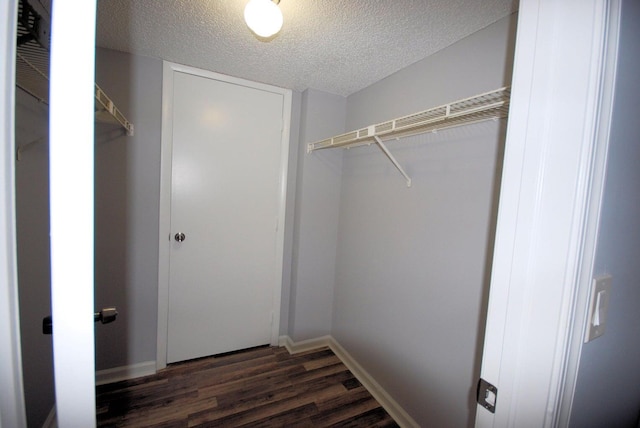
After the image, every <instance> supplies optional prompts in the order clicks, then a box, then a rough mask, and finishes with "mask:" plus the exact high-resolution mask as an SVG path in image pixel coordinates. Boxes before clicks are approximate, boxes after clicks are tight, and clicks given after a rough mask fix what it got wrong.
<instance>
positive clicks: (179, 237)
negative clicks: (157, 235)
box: [175, 233, 187, 242]
mask: <svg viewBox="0 0 640 428" xmlns="http://www.w3.org/2000/svg"><path fill="white" fill-rule="evenodd" d="M175 238H176V241H178V242H182V241H184V240H185V239H187V237H186V236H185V235H184V233H176V236H175Z"/></svg>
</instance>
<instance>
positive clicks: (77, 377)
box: [49, 0, 96, 427]
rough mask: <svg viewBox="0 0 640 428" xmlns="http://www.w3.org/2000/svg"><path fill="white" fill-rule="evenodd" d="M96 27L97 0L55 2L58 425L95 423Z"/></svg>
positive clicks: (52, 167) (52, 173) (52, 141)
mask: <svg viewBox="0 0 640 428" xmlns="http://www.w3.org/2000/svg"><path fill="white" fill-rule="evenodd" d="M95 25H96V0H90V1H82V2H77V1H75V0H56V1H55V2H53V13H52V22H51V35H52V38H51V62H50V89H49V93H50V102H49V129H50V131H49V192H50V218H51V223H50V224H51V226H50V230H51V232H50V235H51V309H52V316H53V355H54V359H53V363H54V364H53V366H54V374H55V391H56V416H57V420H58V425H59V426H61V427H72V426H78V427H79V426H82V427H92V426H95V424H96V408H95V351H94V347H95V341H94V328H95V327H94V320H93V312H94V311H93V309H94V307H93V296H94V285H93V272H94V270H93V266H94V258H93V247H94V227H93V218H94V201H93V198H94V193H93V183H94V168H93V165H94V157H93V156H94V144H93V142H94V122H95V114H94V108H95V105H94V103H95V100H94V93H95V89H94V88H95V83H94V82H95V80H94V75H95V73H94V70H95V34H96V32H95ZM79 35H80V37H78V36H79Z"/></svg>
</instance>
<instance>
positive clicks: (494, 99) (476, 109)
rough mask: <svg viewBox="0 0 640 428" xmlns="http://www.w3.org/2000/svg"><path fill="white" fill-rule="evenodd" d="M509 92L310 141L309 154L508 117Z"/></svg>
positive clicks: (448, 105) (496, 92) (466, 99)
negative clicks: (313, 141)
mask: <svg viewBox="0 0 640 428" xmlns="http://www.w3.org/2000/svg"><path fill="white" fill-rule="evenodd" d="M510 95H511V90H510V88H509V87H504V88H500V89H496V90H494V91H490V92H486V93H484V94H480V95H476V96H473V97H470V98H465V99H462V100H458V101H454V102H452V103H449V104H445V105H442V106H439V107H434V108H431V109H429V110H425V111H421V112H419V113H414V114H410V115H408V116H404V117H400V118H397V119H393V120H389V121H387V122H382V123H378V124H376V125H371V126H368V127H366V128H362V129H358V130H356V131H351V132H347V133H346V134H341V135H337V136H335V137H332V138H327V139H326V140H321V141H318V142H315V143H310V144H308V145H307V153H311V152H313V151H315V150H322V149H330V148H335V147H344V148H350V147H356V146H360V145H363V144H371V143H373V142H376V137H378V139H380V140H388V139H393V138H400V137H407V136H411V135H417V134H422V133H425V132H430V131H438V130H441V129H446V128H452V127H454V126H461V125H468V124H472V123H477V122H483V121H485V120H492V119H500V118H505V117H507V115H508V113H509V98H510Z"/></svg>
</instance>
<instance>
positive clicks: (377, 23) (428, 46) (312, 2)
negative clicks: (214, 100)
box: [96, 0, 517, 95]
mask: <svg viewBox="0 0 640 428" xmlns="http://www.w3.org/2000/svg"><path fill="white" fill-rule="evenodd" d="M246 3H247V0H99V1H98V23H97V35H96V37H97V44H98V46H100V47H106V48H110V49H115V50H119V51H124V52H130V53H135V54H139V55H145V56H150V57H155V58H161V59H165V60H168V61H172V62H177V63H180V64H186V65H191V66H194V67H198V68H203V69H207V70H212V71H216V72H219V73H223V74H228V75H232V76H236V77H242V78H245V79H249V80H254V81H258V82H264V83H269V84H272V85H276V86H280V87H285V88H291V89H295V90H304V89H307V88H314V89H319V90H322V91H326V92H330V93H334V94H339V95H349V94H351V93H353V92H356V91H358V90H360V89H362V88H365V87H367V86H369V85H370V84H372V83H374V82H377V81H378V80H380V79H382V78H384V77H386V76H388V75H390V74H392V73H394V72H395V71H397V70H400V69H402V68H404V67H406V66H407V65H409V64H412V63H414V62H416V61H419V60H420V59H422V58H425V57H426V56H429V55H431V54H432V53H434V52H436V51H438V50H440V49H442V48H444V47H446V46H448V45H450V44H452V43H455V42H456V41H457V40H460V39H462V38H464V37H466V36H468V35H469V34H471V33H473V32H475V31H477V30H480V29H481V28H484V27H486V26H487V25H489V24H491V23H493V22H495V21H497V20H498V19H500V18H502V17H504V16H506V15H509V14H510V13H512V12H514V11H515V10H516V8H517V0H387V1H380V0H281V1H280V8H281V9H282V13H283V15H284V27H283V29H282V31H281V32H280V33H279V34H278V35H277V36H275V37H274V38H273V39H272V40H270V41H262V40H258V38H256V37H255V36H254V35H253V33H252V32H251V31H250V30H249V29H248V28H247V26H246V24H245V23H244V20H243V9H244V6H245V4H246Z"/></svg>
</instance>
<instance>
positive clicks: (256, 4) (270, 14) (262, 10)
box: [244, 0, 283, 38]
mask: <svg viewBox="0 0 640 428" xmlns="http://www.w3.org/2000/svg"><path fill="white" fill-rule="evenodd" d="M279 3H280V0H273V1H271V0H249V3H247V6H246V7H245V8H244V20H245V22H246V23H247V25H248V26H249V28H250V29H251V31H253V32H254V33H256V34H257V35H258V36H260V37H265V38H266V37H271V36H273V35H274V34H277V33H278V31H280V29H281V28H282V22H283V19H282V11H281V10H280V8H279V7H278V4H279Z"/></svg>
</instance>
